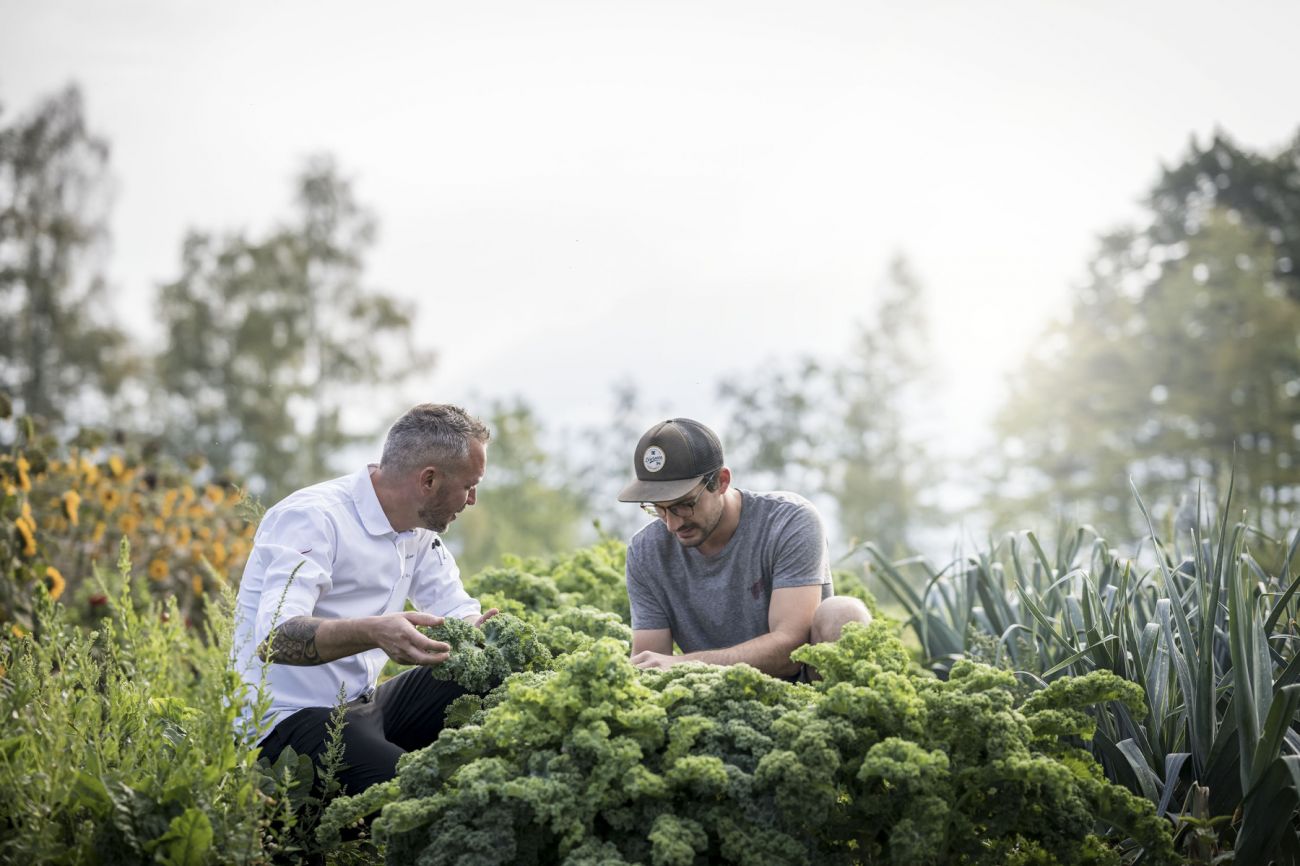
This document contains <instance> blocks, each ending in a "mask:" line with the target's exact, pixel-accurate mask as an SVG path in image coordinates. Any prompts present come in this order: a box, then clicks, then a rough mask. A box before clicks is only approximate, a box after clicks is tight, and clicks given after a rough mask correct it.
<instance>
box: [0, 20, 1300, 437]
mask: <svg viewBox="0 0 1300 866" xmlns="http://www.w3.org/2000/svg"><path fill="white" fill-rule="evenodd" d="M1297 33H1300V4H1298V3H1295V2H1273V3H1268V2H1243V3H1236V4H1231V5H1229V4H1224V3H1210V2H1200V0H1196V2H1189V0H1179V2H1164V0H1162V2H1149V3H1148V2H1132V0H1126V2H1099V0H1087V2H1082V0H1081V2H1043V0H1021V2H973V0H960V2H956V0H954V2H942V0H913V2H907V3H901V2H893V3H884V2H851V3H822V2H803V3H796V2H790V0H783V2H765V0H757V2H756V0H745V2H736V3H721V2H653V3H651V2H640V3H634V2H616V0H599V2H530V3H454V4H453V3H436V2H418V3H365V4H361V3H330V2H319V0H314V2H298V0H295V2H257V3H254V2H231V0H225V2H221V3H214V2H213V3H196V2H181V0H136V2H90V0H85V2H67V0H39V2H35V0H26V2H16V0H0V101H2V102H3V103H4V105H5V108H6V112H5V113H6V117H10V118H12V116H13V114H14V113H15V112H24V111H26V110H27V109H28V108H30V106H31V105H32V104H33V103H34V101H35V100H36V99H37V98H38V97H40V96H43V95H47V94H50V93H52V92H54V91H55V90H57V89H58V88H60V87H61V86H62V85H64V84H66V83H67V82H69V81H76V82H79V83H80V84H81V85H82V87H83V89H84V92H85V95H86V100H87V107H88V113H89V118H90V122H91V125H92V127H93V128H94V129H95V130H97V131H98V132H100V133H101V134H102V135H104V136H106V137H107V138H108V139H109V140H110V141H111V143H112V171H113V174H114V176H115V178H116V182H117V185H118V193H117V199H116V204H115V207H114V210H113V214H112V236H113V245H112V256H111V259H110V261H109V274H110V276H111V281H112V285H113V287H114V293H115V296H116V298H117V301H118V308H119V310H120V312H121V315H122V317H123V318H124V319H125V320H126V323H127V324H128V325H129V326H130V327H132V328H133V329H134V330H135V331H136V332H137V333H139V334H140V335H142V336H144V337H146V338H147V337H149V336H150V335H151V334H152V333H153V331H152V330H151V327H150V322H149V319H148V317H147V316H145V315H144V311H146V310H149V309H151V305H152V298H153V293H154V291H155V289H156V286H157V285H158V283H159V282H161V281H164V280H166V279H169V278H172V277H174V276H175V275H176V273H177V263H178V259H179V244H180V239H181V237H182V234H183V233H184V231H185V230H186V229H187V228H189V227H200V228H205V229H211V230H221V229H236V228H249V229H252V230H260V229H262V228H265V227H266V226H268V225H269V224H270V223H271V222H272V221H273V219H274V218H275V217H277V216H279V215H284V214H286V213H287V212H288V210H289V199H290V194H291V193H290V179H291V177H292V176H293V174H294V173H295V172H296V171H297V170H298V169H299V167H300V166H301V165H302V164H303V159H304V157H306V156H307V155H309V154H312V153H317V152H322V151H325V152H330V153H332V154H334V155H335V156H336V158H337V160H338V162H339V164H340V166H341V168H342V169H343V171H344V173H345V174H347V175H349V176H351V177H352V178H354V179H355V183H356V190H357V193H358V196H359V198H360V199H361V200H362V201H363V202H365V203H367V204H368V205H369V206H371V207H372V208H373V209H374V210H375V211H376V213H377V214H378V216H379V217H380V219H381V223H382V225H381V237H380V241H379V244H378V246H377V247H376V249H375V250H374V253H373V256H372V258H371V260H370V263H369V264H370V266H369V271H368V272H369V277H370V283H371V284H372V285H373V286H375V287H377V288H382V289H384V290H387V291H389V292H392V293H394V294H397V295H399V296H401V297H402V298H405V299H409V301H410V304H411V309H412V310H413V311H416V312H417V313H418V323H419V333H420V334H421V335H422V336H423V338H424V339H426V340H427V341H428V346H429V347H430V348H433V349H436V350H437V352H438V353H439V355H440V363H439V364H438V365H437V366H436V367H435V368H433V369H431V370H429V371H427V373H422V374H421V375H420V376H418V377H417V378H416V380H415V382H414V383H413V385H412V388H411V389H410V392H409V393H410V398H411V400H412V401H414V400H416V399H432V400H443V399H456V400H468V399H470V398H471V395H475V394H477V395H480V396H481V397H493V396H504V395H509V394H516V393H517V394H521V395H523V396H525V397H526V398H527V399H528V400H529V401H530V402H531V403H533V404H534V405H536V406H537V407H538V408H539V409H540V410H541V414H542V416H543V418H544V419H545V420H546V421H547V422H548V424H550V425H552V426H564V425H569V424H576V423H578V422H580V421H589V420H595V419H596V418H598V417H600V415H601V414H602V413H603V412H604V411H605V410H606V408H607V407H608V405H609V402H610V401H609V386H610V383H611V382H613V381H615V380H619V379H632V380H634V381H635V382H636V383H637V384H638V385H639V386H640V387H641V389H642V392H643V394H644V395H645V396H646V397H647V398H648V400H647V402H648V403H649V405H650V406H651V407H653V411H652V413H651V414H653V415H657V414H658V413H659V412H660V410H662V411H667V412H671V413H672V414H681V415H689V416H694V417H698V418H700V419H701V420H706V421H709V420H714V421H718V420H720V419H719V418H718V415H719V414H720V413H719V411H718V410H717V408H716V407H715V404H714V393H715V391H714V388H715V383H716V382H717V381H718V379H719V378H720V377H721V376H723V375H726V374H735V373H738V372H741V371H744V370H749V369H755V368H758V367H760V366H762V365H764V364H769V363H773V362H779V361H780V359H783V358H790V357H793V356H794V355H796V354H798V353H800V352H816V353H819V354H822V355H826V356H831V355H833V354H835V353H836V352H839V351H842V350H843V348H844V347H845V345H846V344H847V342H848V339H849V336H850V334H851V329H852V325H853V322H854V321H855V319H857V318H859V317H861V316H862V315H863V314H864V313H865V312H866V311H867V310H869V309H870V307H871V303H872V297H873V292H874V291H875V290H876V288H877V287H878V286H879V283H880V280H881V277H882V275H883V273H884V271H885V268H886V265H887V262H888V260H889V257H890V256H891V255H892V254H893V253H894V252H896V251H901V252H903V253H904V254H905V255H906V256H907V257H908V258H909V259H910V261H911V263H912V264H913V266H914V268H915V270H916V272H917V273H918V275H919V276H920V278H921V280H922V281H923V283H924V284H925V286H926V288H927V290H928V291H929V293H930V298H931V302H932V313H931V315H932V324H933V329H934V335H935V338H936V340H937V343H938V345H939V346H940V347H941V353H940V360H941V361H942V362H943V364H944V365H945V367H944V370H945V375H944V377H943V378H944V379H945V380H946V381H947V382H948V384H949V385H950V386H951V387H950V388H949V389H948V390H946V391H939V390H936V393H935V402H936V404H942V405H944V406H945V407H947V408H946V412H947V414H945V415H943V416H942V417H943V418H944V419H945V423H946V426H947V427H948V429H949V430H952V431H956V433H957V435H958V438H959V439H960V442H959V443H958V444H959V445H964V446H968V447H969V446H973V444H974V443H975V442H976V441H977V440H976V438H975V437H976V436H977V434H978V431H979V424H978V423H977V422H978V420H979V419H980V418H981V417H982V415H983V413H984V412H985V410H987V409H989V408H991V407H992V405H993V403H994V401H995V399H996V395H997V388H998V387H999V382H1000V376H1001V374H1002V372H1003V371H1005V370H1006V369H1007V368H1008V367H1010V366H1011V365H1012V364H1013V363H1014V362H1015V360H1016V359H1017V358H1018V357H1019V356H1020V354H1021V353H1023V351H1024V350H1025V348H1026V347H1027V345H1028V344H1029V341H1030V340H1031V339H1032V337H1033V335H1034V334H1035V333H1037V332H1038V331H1039V329H1040V328H1041V327H1042V325H1043V323H1044V321H1045V319H1046V317H1047V316H1048V315H1049V314H1051V313H1052V312H1054V311H1056V310H1059V309H1060V307H1061V304H1062V303H1063V299H1064V298H1065V297H1066V293H1067V291H1068V289H1069V287H1070V286H1071V285H1072V283H1074V282H1076V281H1077V280H1078V279H1079V277H1080V275H1081V274H1082V273H1083V270H1084V266H1085V263H1086V261H1087V258H1088V256H1089V254H1090V251H1091V249H1092V245H1093V241H1094V238H1095V236H1096V235H1097V234H1098V233H1100V232H1102V231H1105V230H1108V229H1111V228H1114V227H1116V226H1118V225H1120V224H1122V223H1125V222H1127V221H1131V220H1133V219H1135V218H1137V217H1139V216H1140V213H1141V211H1140V208H1139V207H1138V199H1139V198H1140V196H1141V195H1142V194H1143V192H1144V191H1145V190H1146V189H1147V188H1148V187H1149V185H1150V184H1151V182H1152V181H1153V180H1154V179H1155V178H1156V176H1157V174H1158V170H1159V166H1160V165H1161V163H1162V162H1166V163H1167V162H1172V161H1173V160H1175V159H1177V158H1178V157H1179V156H1180V155H1181V154H1182V153H1183V152H1184V151H1185V150H1186V147H1187V144H1188V141H1189V140H1190V138H1191V136H1193V135H1196V136H1199V137H1200V138H1201V139H1202V140H1204V138H1205V137H1207V136H1208V134H1209V133H1210V132H1211V131H1212V130H1213V129H1214V128H1215V126H1216V125H1217V126H1220V127H1222V128H1224V129H1226V130H1227V131H1229V132H1230V133H1231V134H1232V135H1233V136H1234V137H1235V138H1236V139H1237V140H1238V141H1239V142H1241V143H1243V144H1245V145H1247V146H1250V147H1256V148H1265V149H1268V148H1274V147H1276V146H1278V145H1280V144H1282V143H1283V142H1284V141H1285V140H1286V139H1287V138H1288V137H1289V136H1290V135H1291V134H1292V133H1293V132H1294V131H1295V129H1296V127H1297V124H1298V123H1300V97H1298V96H1297V90H1296V81H1297V77H1296V54H1295V35H1296V34H1297ZM474 408H475V407H474V406H473V405H471V409H474ZM384 411H385V412H386V411H387V410H386V409H385V410H384ZM387 420H388V419H387V418H383V419H376V423H377V424H379V423H384V422H386V421H387ZM654 420H657V418H655V417H649V418H647V419H646V423H647V424H649V423H650V422H652V421H654ZM629 447H630V445H629Z"/></svg>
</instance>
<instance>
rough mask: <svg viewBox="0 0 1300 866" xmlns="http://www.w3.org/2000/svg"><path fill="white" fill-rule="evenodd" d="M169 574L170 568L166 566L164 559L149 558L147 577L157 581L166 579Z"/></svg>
mask: <svg viewBox="0 0 1300 866" xmlns="http://www.w3.org/2000/svg"><path fill="white" fill-rule="evenodd" d="M170 574H171V569H169V568H168V567H167V562H166V560H163V559H157V558H155V559H153V560H150V562H149V578H150V579H151V580H158V581H162V580H166V579H167V577H168V575H170Z"/></svg>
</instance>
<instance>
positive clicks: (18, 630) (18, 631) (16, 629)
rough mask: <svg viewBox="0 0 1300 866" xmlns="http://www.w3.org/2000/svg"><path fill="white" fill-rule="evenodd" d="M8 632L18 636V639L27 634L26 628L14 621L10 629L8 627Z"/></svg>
mask: <svg viewBox="0 0 1300 866" xmlns="http://www.w3.org/2000/svg"><path fill="white" fill-rule="evenodd" d="M9 633H10V634H11V635H13V636H14V637H16V638H19V639H20V640H21V639H22V638H24V637H26V636H27V629H25V628H23V627H22V626H20V625H19V624H18V623H14V624H13V625H12V626H11V627H10V629H9Z"/></svg>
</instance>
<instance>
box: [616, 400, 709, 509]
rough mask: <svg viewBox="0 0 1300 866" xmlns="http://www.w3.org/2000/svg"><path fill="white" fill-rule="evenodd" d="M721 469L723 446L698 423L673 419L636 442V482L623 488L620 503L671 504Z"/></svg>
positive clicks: (657, 425)
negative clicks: (705, 477)
mask: <svg viewBox="0 0 1300 866" xmlns="http://www.w3.org/2000/svg"><path fill="white" fill-rule="evenodd" d="M721 468H722V443H721V442H719V441H718V435H717V434H716V433H714V432H713V431H712V430H710V429H709V428H708V427H705V426H704V425H703V424H701V423H700V422H699V421H692V420H691V419H690V418H671V419H669V420H667V421H662V422H660V423H658V424H656V425H655V426H653V427H651V428H650V429H649V430H647V431H646V433H645V435H644V436H642V437H641V441H640V442H638V443H636V453H635V454H633V456H632V469H633V470H634V471H635V472H636V480H635V481H633V482H632V483H631V484H629V485H628V486H626V487H624V488H623V492H622V493H620V494H619V495H618V501H619V502H671V501H672V500H674V499H680V498H681V497H683V496H685V495H686V494H687V493H690V492H691V490H692V489H693V488H694V487H695V486H696V485H697V484H699V483H700V480H701V479H702V478H704V476H705V475H708V474H709V473H710V472H712V471H713V470H715V469H721Z"/></svg>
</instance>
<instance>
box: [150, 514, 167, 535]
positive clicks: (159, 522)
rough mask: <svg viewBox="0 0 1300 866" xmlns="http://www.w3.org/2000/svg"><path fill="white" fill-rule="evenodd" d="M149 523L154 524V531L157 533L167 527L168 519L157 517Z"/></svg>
mask: <svg viewBox="0 0 1300 866" xmlns="http://www.w3.org/2000/svg"><path fill="white" fill-rule="evenodd" d="M149 525H150V526H152V527H153V531H154V532H157V533H162V531H163V530H164V529H166V528H167V523H166V521H164V520H163V519H162V518H161V517H155V518H154V519H153V520H151V521H149Z"/></svg>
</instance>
